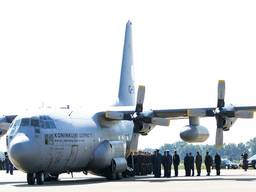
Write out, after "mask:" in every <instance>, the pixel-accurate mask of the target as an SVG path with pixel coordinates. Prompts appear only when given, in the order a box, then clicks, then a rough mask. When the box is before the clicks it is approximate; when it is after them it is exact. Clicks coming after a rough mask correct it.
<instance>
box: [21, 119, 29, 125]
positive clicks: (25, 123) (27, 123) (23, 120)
mask: <svg viewBox="0 0 256 192" xmlns="http://www.w3.org/2000/svg"><path fill="white" fill-rule="evenodd" d="M20 126H23V127H27V126H30V119H29V118H23V119H21V124H20Z"/></svg>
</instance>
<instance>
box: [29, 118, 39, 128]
mask: <svg viewBox="0 0 256 192" xmlns="http://www.w3.org/2000/svg"><path fill="white" fill-rule="evenodd" d="M31 126H33V127H39V120H38V119H31Z"/></svg>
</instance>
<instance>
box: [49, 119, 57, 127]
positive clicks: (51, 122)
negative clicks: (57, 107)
mask: <svg viewBox="0 0 256 192" xmlns="http://www.w3.org/2000/svg"><path fill="white" fill-rule="evenodd" d="M49 123H50V127H51V128H53V129H56V126H55V123H54V122H53V120H51V121H49Z"/></svg>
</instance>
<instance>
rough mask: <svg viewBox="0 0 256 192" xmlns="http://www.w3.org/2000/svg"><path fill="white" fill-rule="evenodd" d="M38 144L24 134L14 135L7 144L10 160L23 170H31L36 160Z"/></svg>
mask: <svg viewBox="0 0 256 192" xmlns="http://www.w3.org/2000/svg"><path fill="white" fill-rule="evenodd" d="M39 153H40V152H39V147H38V145H37V144H36V143H35V142H34V141H33V140H31V139H30V138H29V137H27V136H26V135H25V134H19V135H16V136H15V137H14V138H13V139H12V141H11V143H10V146H9V156H10V160H11V161H12V163H13V164H14V166H15V167H16V168H18V169H20V170H23V171H25V172H31V171H32V170H33V169H34V168H35V166H36V163H37V162H38V157H39Z"/></svg>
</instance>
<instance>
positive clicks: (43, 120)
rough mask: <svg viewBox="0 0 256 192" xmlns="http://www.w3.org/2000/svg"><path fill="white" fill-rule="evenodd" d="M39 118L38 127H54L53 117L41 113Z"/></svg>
mask: <svg viewBox="0 0 256 192" xmlns="http://www.w3.org/2000/svg"><path fill="white" fill-rule="evenodd" d="M39 119H40V127H42V128H45V129H56V125H55V123H54V121H53V119H52V118H51V117H49V116H47V115H42V116H40V117H39Z"/></svg>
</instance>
